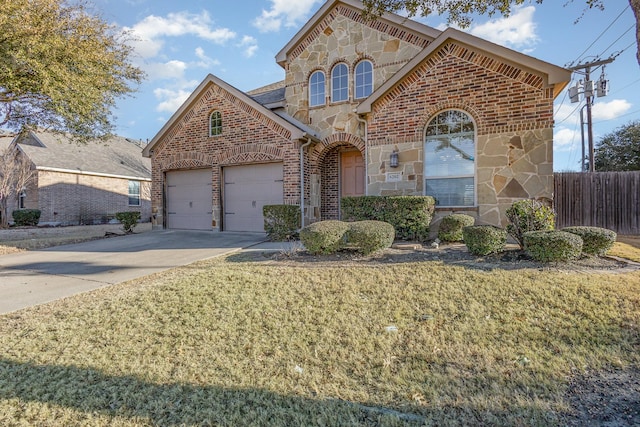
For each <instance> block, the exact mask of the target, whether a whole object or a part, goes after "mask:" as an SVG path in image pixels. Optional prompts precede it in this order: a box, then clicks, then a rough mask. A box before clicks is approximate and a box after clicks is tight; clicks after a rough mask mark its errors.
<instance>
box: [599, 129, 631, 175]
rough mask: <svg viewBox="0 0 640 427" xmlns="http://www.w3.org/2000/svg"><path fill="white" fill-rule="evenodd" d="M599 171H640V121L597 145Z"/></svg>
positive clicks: (603, 138) (607, 136) (610, 134)
mask: <svg viewBox="0 0 640 427" xmlns="http://www.w3.org/2000/svg"><path fill="white" fill-rule="evenodd" d="M594 157H595V169H596V170H597V171H637V170H640V120H636V121H633V122H630V123H628V124H626V125H624V126H621V127H619V128H617V129H616V130H614V131H613V132H611V133H609V134H607V135H605V136H604V137H602V139H600V141H598V142H597V143H596V148H595V155H594Z"/></svg>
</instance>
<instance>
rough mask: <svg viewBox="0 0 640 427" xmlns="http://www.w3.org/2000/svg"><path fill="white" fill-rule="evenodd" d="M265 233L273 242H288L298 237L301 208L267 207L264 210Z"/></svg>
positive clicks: (292, 206) (294, 206)
mask: <svg viewBox="0 0 640 427" xmlns="http://www.w3.org/2000/svg"><path fill="white" fill-rule="evenodd" d="M262 215H263V216H264V231H266V232H267V237H269V239H270V240H273V241H286V240H290V239H296V238H297V237H298V229H299V228H300V206H297V205H265V206H263V208H262Z"/></svg>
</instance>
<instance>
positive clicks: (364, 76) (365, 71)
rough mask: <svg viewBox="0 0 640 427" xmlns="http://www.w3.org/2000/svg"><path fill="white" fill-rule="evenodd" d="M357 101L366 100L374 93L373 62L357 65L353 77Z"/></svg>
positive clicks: (362, 62) (361, 62) (363, 62)
mask: <svg viewBox="0 0 640 427" xmlns="http://www.w3.org/2000/svg"><path fill="white" fill-rule="evenodd" d="M353 79H354V83H355V84H354V88H355V97H356V99H360V98H366V97H367V96H369V95H371V93H372V92H373V65H372V64H371V61H366V60H365V61H360V62H358V64H356V68H355V72H354V75H353Z"/></svg>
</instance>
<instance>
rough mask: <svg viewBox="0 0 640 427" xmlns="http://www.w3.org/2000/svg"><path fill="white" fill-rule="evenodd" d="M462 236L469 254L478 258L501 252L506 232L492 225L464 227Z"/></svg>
mask: <svg viewBox="0 0 640 427" xmlns="http://www.w3.org/2000/svg"><path fill="white" fill-rule="evenodd" d="M462 236H463V240H464V244H465V245H467V249H468V250H469V252H470V253H472V254H473V255H478V256H484V255H489V254H492V253H497V252H502V251H503V250H504V246H505V245H506V244H507V232H506V230H504V229H502V228H498V227H496V226H494V225H473V226H469V227H464V228H463V229H462Z"/></svg>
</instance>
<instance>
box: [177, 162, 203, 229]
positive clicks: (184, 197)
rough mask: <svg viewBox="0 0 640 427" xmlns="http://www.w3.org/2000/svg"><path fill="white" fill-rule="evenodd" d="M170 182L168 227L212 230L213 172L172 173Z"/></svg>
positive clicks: (187, 171)
mask: <svg viewBox="0 0 640 427" xmlns="http://www.w3.org/2000/svg"><path fill="white" fill-rule="evenodd" d="M165 178H166V180H167V194H166V196H167V228H174V229H188V230H211V229H212V226H211V221H212V219H213V208H212V200H213V195H212V193H211V169H195V170H184V171H171V172H167V173H166V175H165Z"/></svg>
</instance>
